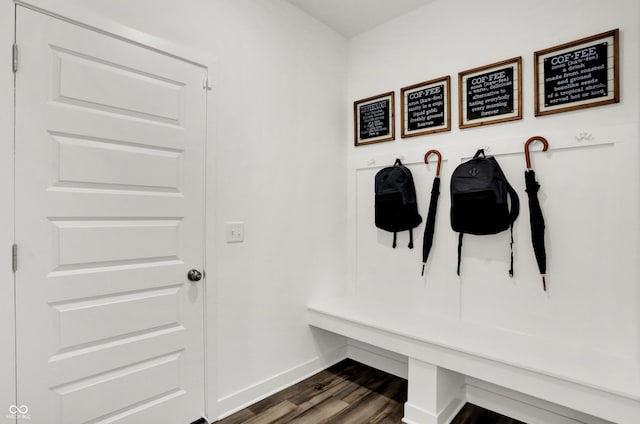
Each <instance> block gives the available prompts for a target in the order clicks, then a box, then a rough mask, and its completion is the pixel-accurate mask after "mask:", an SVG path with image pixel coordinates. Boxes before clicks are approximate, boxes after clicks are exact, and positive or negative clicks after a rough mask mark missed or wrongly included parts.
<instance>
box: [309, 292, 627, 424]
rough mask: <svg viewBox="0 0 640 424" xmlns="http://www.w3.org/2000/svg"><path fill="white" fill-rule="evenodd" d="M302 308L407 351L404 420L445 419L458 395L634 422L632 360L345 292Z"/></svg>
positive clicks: (598, 421)
mask: <svg viewBox="0 0 640 424" xmlns="http://www.w3.org/2000/svg"><path fill="white" fill-rule="evenodd" d="M308 310H309V323H310V325H312V326H314V327H317V328H321V329H324V330H327V331H330V332H333V333H336V334H340V335H343V336H345V337H348V338H349V339H352V340H357V341H359V342H363V343H366V344H368V345H371V346H375V347H378V348H380V349H385V350H388V351H391V352H395V353H397V354H400V355H402V356H406V357H407V362H408V374H407V375H408V381H409V393H408V400H407V403H406V404H405V416H404V418H403V421H404V422H405V423H409V424H443V423H448V422H449V421H450V420H451V419H452V418H453V417H454V416H455V414H456V413H457V411H458V410H459V409H460V408H461V407H462V405H463V404H464V402H466V401H470V402H472V403H476V404H480V405H481V406H487V407H490V409H494V410H496V411H497V412H503V413H509V412H510V411H519V413H520V417H518V416H515V415H513V414H512V416H513V417H514V418H519V419H524V418H526V419H527V420H529V421H527V422H528V423H529V424H535V423H541V424H550V423H567V424H569V423H580V422H586V423H589V424H602V423H606V422H615V423H619V424H638V423H640V373H639V372H638V364H637V362H635V361H632V360H629V359H622V358H615V357H612V356H611V355H609V354H607V353H606V352H595V351H587V350H585V349H580V348H577V347H572V346H569V345H561V344H558V343H549V341H548V340H543V339H536V338H533V337H531V336H528V335H522V334H517V333H513V332H508V331H501V330H496V329H494V328H491V329H490V328H486V327H481V326H474V325H469V324H466V323H462V322H454V321H444V320H442V319H437V318H434V317H432V316H429V315H428V314H427V313H424V314H418V313H416V312H410V311H408V310H405V309H403V308H402V306H401V305H389V304H387V303H385V302H384V301H382V300H364V299H358V298H349V297H347V298H342V299H334V300H331V301H326V302H324V303H319V304H314V305H311V306H309V308H308ZM483 404H484V405H483ZM491 406H493V407H491ZM499 406H502V408H500V407H499ZM514 413H515V412H514ZM516 415H517V413H516Z"/></svg>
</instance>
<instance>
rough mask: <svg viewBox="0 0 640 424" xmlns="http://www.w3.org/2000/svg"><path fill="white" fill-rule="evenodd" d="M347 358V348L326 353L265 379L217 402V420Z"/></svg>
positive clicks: (341, 347)
mask: <svg viewBox="0 0 640 424" xmlns="http://www.w3.org/2000/svg"><path fill="white" fill-rule="evenodd" d="M346 358H347V346H346V345H344V346H340V347H339V348H337V349H335V350H332V351H330V352H326V353H324V354H322V355H321V356H318V357H317V358H314V359H312V360H310V361H307V362H305V363H302V364H300V365H298V366H295V367H293V368H291V369H289V370H286V371H284V372H281V373H279V374H276V375H274V376H272V377H269V378H266V379H264V380H262V381H260V382H258V383H256V384H254V385H252V386H249V387H247V388H245V389H243V390H240V391H238V392H236V393H233V394H231V395H229V396H225V397H223V398H220V399H219V400H218V408H217V410H218V411H219V414H218V417H217V419H218V420H220V419H222V418H225V417H228V416H229V415H232V414H233V413H235V412H237V411H239V410H241V409H244V408H246V407H248V406H250V405H253V404H254V403H256V402H258V401H260V400H262V399H264V398H267V397H269V396H271V395H273V394H275V393H278V392H279V391H281V390H284V389H286V388H287V387H290V386H292V385H294V384H296V383H298V382H300V381H302V380H304V379H306V378H308V377H310V376H312V375H314V374H316V373H318V372H320V371H322V370H325V369H327V368H328V367H330V366H331V365H334V364H336V363H338V362H340V361H342V360H343V359H346Z"/></svg>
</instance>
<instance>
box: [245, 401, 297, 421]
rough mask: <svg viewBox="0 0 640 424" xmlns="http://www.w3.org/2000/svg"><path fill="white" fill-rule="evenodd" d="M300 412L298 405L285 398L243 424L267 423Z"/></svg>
mask: <svg viewBox="0 0 640 424" xmlns="http://www.w3.org/2000/svg"><path fill="white" fill-rule="evenodd" d="M300 412H302V411H301V410H300V408H299V407H298V405H296V404H294V403H291V402H289V401H288V400H285V401H283V402H280V403H279V404H277V405H275V406H273V407H271V408H269V409H267V410H265V411H263V412H262V413H260V414H258V415H256V416H254V417H252V418H251V419H249V420H247V421H245V423H244V424H269V423H274V422H277V421H283V420H282V418H283V417H285V416H291V415H298V413H300Z"/></svg>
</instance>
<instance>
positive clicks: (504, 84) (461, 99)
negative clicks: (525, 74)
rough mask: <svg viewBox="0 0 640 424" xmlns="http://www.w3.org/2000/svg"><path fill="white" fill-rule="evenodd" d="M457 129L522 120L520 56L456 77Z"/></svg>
mask: <svg viewBox="0 0 640 424" xmlns="http://www.w3.org/2000/svg"><path fill="white" fill-rule="evenodd" d="M458 110H459V119H460V128H469V127H476V126H480V125H489V124H497V123H499V122H506V121H513V120H517V119H522V57H516V58H513V59H508V60H504V61H502V62H496V63H493V64H491V65H487V66H481V67H479V68H474V69H470V70H468V71H464V72H460V73H459V74H458Z"/></svg>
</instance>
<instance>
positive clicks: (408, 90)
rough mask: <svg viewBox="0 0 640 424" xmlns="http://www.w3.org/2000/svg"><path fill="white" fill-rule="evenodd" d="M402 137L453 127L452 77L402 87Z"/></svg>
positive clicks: (448, 129) (437, 131)
mask: <svg viewBox="0 0 640 424" xmlns="http://www.w3.org/2000/svg"><path fill="white" fill-rule="evenodd" d="M400 98H401V103H400V111H401V112H400V115H401V118H400V119H401V120H402V127H401V128H402V131H401V137H402V138H407V137H416V136H420V135H427V134H435V133H439V132H444V131H451V77H450V76H449V75H447V76H445V77H441V78H435V79H432V80H429V81H424V82H421V83H418V84H413V85H410V86H407V87H403V88H401V89H400Z"/></svg>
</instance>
